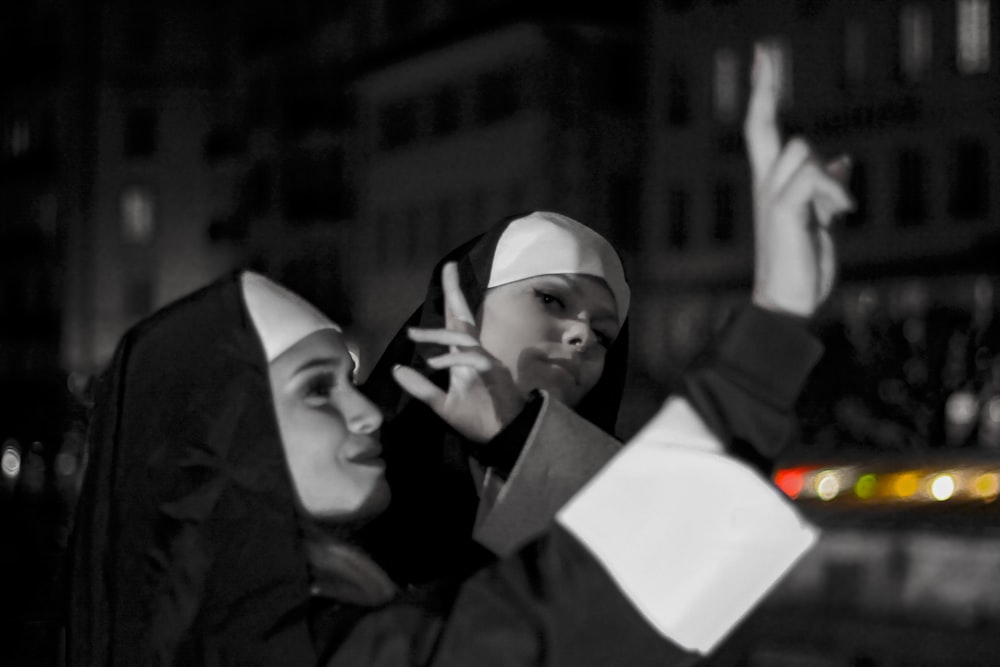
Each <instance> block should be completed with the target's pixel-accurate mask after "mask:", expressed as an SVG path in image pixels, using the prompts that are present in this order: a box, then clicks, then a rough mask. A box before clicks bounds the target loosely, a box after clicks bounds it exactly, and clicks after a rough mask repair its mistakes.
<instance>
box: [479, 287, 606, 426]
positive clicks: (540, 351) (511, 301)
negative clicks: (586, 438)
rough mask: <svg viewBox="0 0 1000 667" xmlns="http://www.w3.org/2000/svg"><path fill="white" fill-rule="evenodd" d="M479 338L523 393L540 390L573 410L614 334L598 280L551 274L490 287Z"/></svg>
mask: <svg viewBox="0 0 1000 667" xmlns="http://www.w3.org/2000/svg"><path fill="white" fill-rule="evenodd" d="M479 322H480V331H479V339H480V341H481V343H482V346H483V349H485V350H486V351H487V352H489V353H490V354H492V355H493V356H494V357H496V358H497V359H499V360H500V361H501V362H503V363H504V364H505V365H506V366H507V367H508V368H509V369H510V371H511V373H512V374H513V376H514V382H515V383H516V384H517V386H518V388H519V389H521V390H522V391H524V392H529V391H531V390H532V389H545V390H547V391H548V392H549V393H551V394H552V395H553V396H554V397H556V398H558V399H559V400H560V401H562V402H563V403H565V404H566V405H568V406H570V407H575V406H576V404H577V403H579V402H580V399H582V398H583V397H584V396H585V395H586V394H587V392H589V391H590V390H591V389H593V388H594V386H595V385H596V384H597V381H598V380H599V379H600V378H601V373H603V372H604V357H605V355H606V354H607V352H608V348H609V347H610V346H611V343H612V342H614V339H615V337H616V336H617V335H618V330H619V326H618V318H617V316H616V310H615V300H614V297H613V296H612V294H611V290H610V289H608V286H607V285H606V284H605V282H604V281H603V280H601V279H600V278H595V277H593V276H585V275H576V274H551V275H545V276H536V277H534V278H526V279H525V280H519V281H517V282H513V283H508V284H506V285H500V286H498V287H493V288H490V289H489V290H487V291H486V294H485V296H484V297H483V306H482V310H481V311H480V318H479Z"/></svg>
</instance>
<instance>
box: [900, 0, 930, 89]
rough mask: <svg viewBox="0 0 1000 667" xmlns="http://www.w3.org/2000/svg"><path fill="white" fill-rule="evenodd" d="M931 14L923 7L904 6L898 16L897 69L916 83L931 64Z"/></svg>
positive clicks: (904, 76)
mask: <svg viewBox="0 0 1000 667" xmlns="http://www.w3.org/2000/svg"><path fill="white" fill-rule="evenodd" d="M931 35H932V22H931V12H930V9H928V8H927V7H926V6H925V5H905V6H904V7H903V9H902V11H901V12H900V14H899V68H900V72H901V73H902V75H903V78H904V79H906V80H908V81H916V80H918V79H920V78H921V77H922V76H923V75H924V74H926V72H927V70H928V68H929V67H930V64H931Z"/></svg>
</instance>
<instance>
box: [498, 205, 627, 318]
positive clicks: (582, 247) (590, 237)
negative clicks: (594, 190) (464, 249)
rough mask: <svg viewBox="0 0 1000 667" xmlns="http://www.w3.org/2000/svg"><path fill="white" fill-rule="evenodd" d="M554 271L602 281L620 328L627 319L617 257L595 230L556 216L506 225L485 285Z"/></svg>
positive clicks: (621, 270)
mask: <svg viewBox="0 0 1000 667" xmlns="http://www.w3.org/2000/svg"><path fill="white" fill-rule="evenodd" d="M554 273H569V274H582V275H588V276H594V277H596V278H601V279H602V280H604V282H605V283H607V285H608V287H609V288H611V294H612V295H613V296H614V298H615V306H616V308H617V311H618V312H617V315H618V324H619V325H621V324H622V323H623V322H624V321H625V316H626V315H628V308H629V301H630V299H631V294H630V292H629V288H628V283H627V282H625V269H624V268H623V267H622V262H621V259H620V258H619V257H618V253H616V252H615V249H614V248H612V247H611V244H610V243H608V242H607V240H605V238H604V237H603V236H601V235H600V234H598V233H597V232H595V231H594V230H593V229H590V228H589V227H587V226H585V225H583V224H581V223H579V222H577V221H576V220H573V219H572V218H567V217H566V216H564V215H559V214H558V213H549V212H545V211H536V212H534V213H531V214H529V215H526V216H524V217H523V218H518V219H516V220H514V221H513V222H511V223H510V224H509V225H507V228H506V229H505V230H504V232H503V234H501V235H500V240H499V241H498V242H497V247H496V252H494V254H493V266H492V268H491V270H490V280H489V283H488V284H487V285H486V286H487V288H489V287H497V286H499V285H506V284H507V283H512V282H515V281H518V280H525V279H526V278H534V277H535V276H544V275H549V274H554Z"/></svg>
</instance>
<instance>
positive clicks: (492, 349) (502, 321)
mask: <svg viewBox="0 0 1000 667" xmlns="http://www.w3.org/2000/svg"><path fill="white" fill-rule="evenodd" d="M555 330H556V327H555V325H554V322H553V321H552V320H550V319H549V318H546V317H543V316H540V315H539V314H538V313H537V312H533V311H531V310H530V309H526V308H520V309H517V310H514V309H510V311H509V312H506V313H501V312H496V311H487V312H484V314H483V322H482V326H481V327H480V333H479V340H480V342H481V343H482V346H483V349H485V350H486V351H487V352H489V353H490V354H492V355H493V356H494V357H496V358H497V359H499V360H500V361H502V362H503V363H504V364H505V365H506V366H507V367H508V368H510V369H511V371H512V372H515V371H516V369H517V366H518V361H519V359H520V358H521V354H522V352H524V350H527V349H531V348H534V347H538V346H540V345H543V344H545V343H549V342H553V341H555V340H558V334H557V333H556V332H555Z"/></svg>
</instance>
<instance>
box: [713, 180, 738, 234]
mask: <svg viewBox="0 0 1000 667" xmlns="http://www.w3.org/2000/svg"><path fill="white" fill-rule="evenodd" d="M735 231H736V189H735V188H734V187H733V186H732V184H731V183H716V185H715V224H714V226H713V228H712V236H713V238H715V240H716V241H719V242H720V243H728V242H729V241H732V240H733V234H734V233H735Z"/></svg>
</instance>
